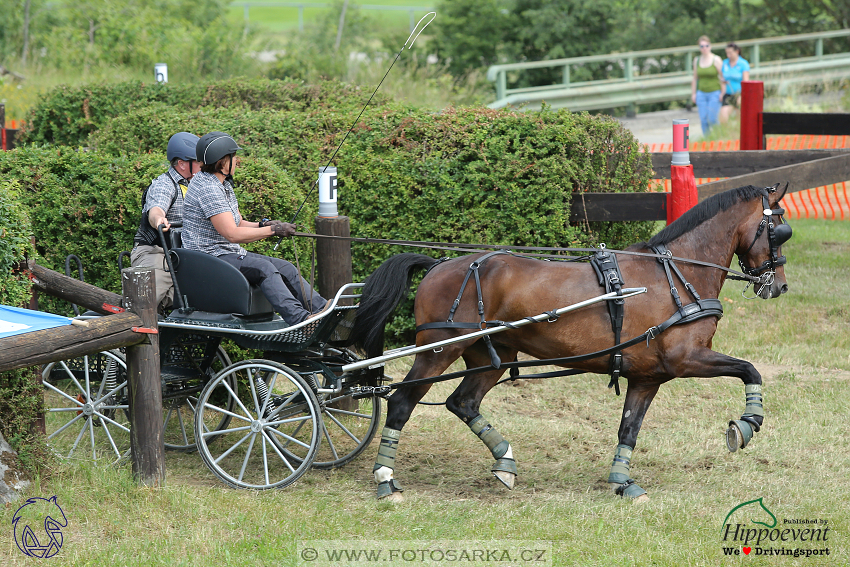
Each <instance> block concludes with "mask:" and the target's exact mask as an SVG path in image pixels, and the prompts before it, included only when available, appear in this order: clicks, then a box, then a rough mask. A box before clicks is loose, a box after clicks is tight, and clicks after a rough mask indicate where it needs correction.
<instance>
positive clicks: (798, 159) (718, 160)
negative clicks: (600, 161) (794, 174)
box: [652, 149, 850, 179]
mask: <svg viewBox="0 0 850 567" xmlns="http://www.w3.org/2000/svg"><path fill="white" fill-rule="evenodd" d="M846 153H850V149H835V150H750V151H731V152H691V164H693V166H694V176H695V177H696V178H697V179H699V178H705V177H737V176H739V175H746V174H748V173H756V172H758V171H763V170H765V169H775V168H777V167H785V166H786V165H794V164H797V163H804V162H807V161H813V160H816V159H823V158H828V157H833V156H838V155H842V154H846ZM672 159H673V153H672V152H656V153H653V154H652V169H653V170H655V175H654V179H670V162H671V161H672Z"/></svg>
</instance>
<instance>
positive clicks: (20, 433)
mask: <svg viewBox="0 0 850 567" xmlns="http://www.w3.org/2000/svg"><path fill="white" fill-rule="evenodd" d="M20 188H21V187H20V182H19V181H17V180H10V179H2V178H0V304H2V305H12V306H17V307H20V306H24V305H26V304H27V303H28V302H29V298H30V293H31V283H30V280H29V278H28V277H27V274H26V271H25V268H24V267H25V265H26V261H27V259H31V258H33V257H34V255H35V254H34V252H35V251H34V250H33V248H32V244H31V237H32V227H31V224H30V219H29V216H28V215H27V210H26V207H25V206H24V204H23V201H22V200H21V198H20ZM37 371H38V369H37V368H24V369H21V370H14V371H11V372H2V373H0V432H2V434H3V436H4V437H5V438H6V439H7V440H8V441H9V443H10V444H11V445H12V446H13V447H14V448H15V449H16V450H17V451H18V457H19V459H20V460H21V463H22V464H23V466H24V468H25V469H26V470H28V471H29V472H30V473H32V472H35V471H37V470H39V469H41V468H42V467H43V466H44V465H46V463H47V461H46V460H45V457H46V455H47V452H46V446H45V444H44V439H43V438H42V437H41V436H39V435H38V434H37V433H36V432H35V430H34V428H33V424H34V422H35V418H36V416H37V415H38V413H39V412H40V411H41V410H42V406H43V397H42V391H41V388H40V387H39V385H38V382H37V380H36V377H35V372H37Z"/></svg>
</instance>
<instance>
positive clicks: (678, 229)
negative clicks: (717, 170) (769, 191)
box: [647, 185, 766, 246]
mask: <svg viewBox="0 0 850 567" xmlns="http://www.w3.org/2000/svg"><path fill="white" fill-rule="evenodd" d="M765 194H766V193H765V190H764V188H763V187H756V186H754V185H747V186H746V187H738V188H737V189H730V190H728V191H724V192H723V193H718V194H717V195H712V196H711V197H709V198H708V199H706V200H705V201H703V202H702V203H700V204H699V205H697V206H695V207H694V208H692V209H690V210H689V211H687V212H686V213H685V214H683V215H682V216H681V217H679V218H678V219H677V220H676V221H675V222H673V223H672V224H671V225H670V226H668V227H667V228H665V229H664V230H662V231H661V232H659V233H658V234H656V235H655V236H653V237H652V238H650V239H649V242H648V243H647V244H648V245H649V246H657V245H659V244H669V243H670V242H672V241H673V240H676V239H677V238H679V237H680V236H682V235H683V234H685V233H687V232H690V231H692V230H693V229H695V228H696V227H698V226H699V225H701V224H702V223H704V222H705V221H707V220H708V219H711V218H713V217H714V216H715V215H716V214H717V213H719V212H722V211H725V210H726V209H728V208H729V207H731V206H733V205H735V204H736V203H739V202H741V201H752V200H753V199H756V198H758V197H761V196H762V195H765Z"/></svg>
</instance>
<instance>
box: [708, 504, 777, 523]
mask: <svg viewBox="0 0 850 567" xmlns="http://www.w3.org/2000/svg"><path fill="white" fill-rule="evenodd" d="M746 506H750V507H749V508H747V509H746V510H745V513H747V514H748V515H749V516H755V517H761V518H763V519H765V520H767V518H766V517H764V515H763V514H762V512H766V513H767V515H768V516H770V520H771V522H770V523H768V522H761V521H758V520H754V519H752V517H751V518H750V521H751V522H752V523H754V524H759V525H762V526H765V527H767V528H775V527H776V516H774V515H773V512H771V511H770V510H768V509H767V506H765V505H764V502H763V501H762V499H761V498H757V499H756V500H749V501H747V502H744V503H742V504H738V505H737V506H735V507H734V508H732V509H731V510H730V511H729V513H728V514H726V519H725V520H723V524H722V525H721V530H722V529H723V528H724V527H725V526H726V524H727V522H728V521H729V518H730V517H731V516H732V514H734V513H735V512H737V511H738V510H740V509H741V508H744V507H746Z"/></svg>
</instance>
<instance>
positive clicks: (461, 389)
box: [446, 345, 517, 489]
mask: <svg viewBox="0 0 850 567" xmlns="http://www.w3.org/2000/svg"><path fill="white" fill-rule="evenodd" d="M497 352H498V354H499V358H501V359H502V360H514V359H515V358H516V351H509V350H507V349H504V348H498V349H497ZM463 359H464V361H465V362H466V367H467V368H475V367H479V366H487V365H489V364H490V355H489V354H488V353H487V352H486V351H484V350H483V349H482V348H480V347H479V346H478V345H476V346H475V347H473V348H471V349H469V350H467V351H466V352H465V353H464V355H463ZM504 372H505V370H504V369H501V370H499V369H493V370H492V371H489V372H482V373H481V374H474V375H472V376H467V377H466V378H464V379H463V381H462V382H461V383H460V385H459V386H458V387H457V389H456V390H455V391H454V392H453V393H452V395H451V396H449V398H448V399H447V400H446V409H448V410H449V411H450V412H452V413H453V414H455V415H456V416H458V417H459V418H460V419H461V421H463V422H464V423H465V424H467V425H468V426H469V428H470V429H471V430H472V432H473V433H475V434H476V435H477V436H478V438H479V439H481V441H483V442H484V444H485V445H486V446H487V448H488V449H490V453H492V455H493V457H494V458H495V459H496V462H495V463H493V466H492V467H491V468H490V472H492V473H493V476H495V477H496V478H497V479H499V481H500V482H501V483H502V484H504V485H505V486H507V487H508V488H509V489H513V487H514V481H515V480H516V476H517V468H516V462H515V461H514V454H513V449H512V448H511V444H510V443H508V442H507V441H506V440H505V438H504V437H502V434H501V433H499V432H498V431H497V430H496V428H494V427H493V426H492V425H490V423H488V422H487V420H486V419H484V417H483V416H482V415H481V414H480V413H478V409H479V407H480V406H481V400H482V399H484V396H485V395H487V392H489V391H490V390H491V389H492V388H493V386H495V385H496V383H497V382H498V381H499V378H500V377H501V376H502V374H504Z"/></svg>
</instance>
